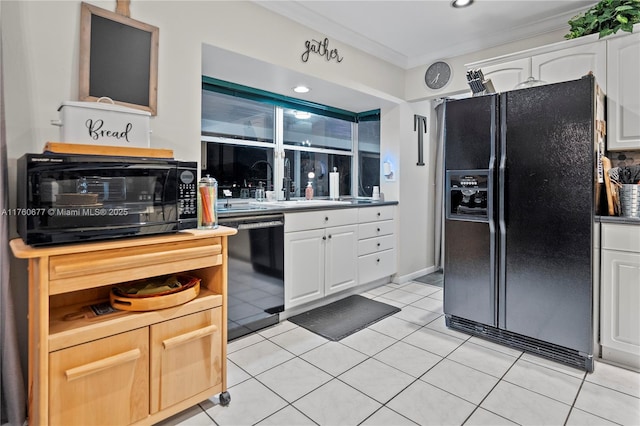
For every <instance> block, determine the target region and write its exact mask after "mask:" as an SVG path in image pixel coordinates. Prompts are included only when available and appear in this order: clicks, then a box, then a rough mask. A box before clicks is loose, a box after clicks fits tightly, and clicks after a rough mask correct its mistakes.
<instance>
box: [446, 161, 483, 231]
mask: <svg viewBox="0 0 640 426" xmlns="http://www.w3.org/2000/svg"><path fill="white" fill-rule="evenodd" d="M446 179H447V180H446V215H445V217H446V218H447V219H452V220H471V221H476V222H488V221H489V219H490V217H491V214H492V213H493V209H492V206H491V201H492V194H491V192H492V191H491V185H492V179H491V174H490V171H489V170H447V173H446Z"/></svg>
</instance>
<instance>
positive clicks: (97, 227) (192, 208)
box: [16, 153, 198, 246]
mask: <svg viewBox="0 0 640 426" xmlns="http://www.w3.org/2000/svg"><path fill="white" fill-rule="evenodd" d="M197 172H198V170H197V163H196V162H185V161H178V160H173V159H156V158H137V157H111V156H103V155H73V154H48V153H45V154H25V155H24V156H22V157H21V158H20V159H18V177H17V186H18V193H17V211H16V215H17V223H18V233H19V234H20V236H21V237H22V239H23V240H24V242H25V243H26V244H29V245H32V246H37V245H51V244H62V243H73V242H81V241H93V240H105V239H111V238H121V237H130V236H139V235H150V234H162V233H172V232H177V231H179V230H182V229H189V228H195V227H197V198H196V197H197V196H196V188H197Z"/></svg>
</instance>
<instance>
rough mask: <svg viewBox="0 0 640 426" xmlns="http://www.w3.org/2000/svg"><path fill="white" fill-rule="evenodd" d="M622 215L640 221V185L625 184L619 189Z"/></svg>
mask: <svg viewBox="0 0 640 426" xmlns="http://www.w3.org/2000/svg"><path fill="white" fill-rule="evenodd" d="M618 196H619V197H620V213H621V216H624V217H636V218H639V219H640V184H623V185H621V186H620V188H619V189H618Z"/></svg>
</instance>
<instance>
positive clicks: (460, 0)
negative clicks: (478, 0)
mask: <svg viewBox="0 0 640 426" xmlns="http://www.w3.org/2000/svg"><path fill="white" fill-rule="evenodd" d="M472 3H473V0H453V1H452V2H451V6H452V7H455V8H461V7H467V6H471V4H472Z"/></svg>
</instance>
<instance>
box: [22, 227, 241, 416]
mask: <svg viewBox="0 0 640 426" xmlns="http://www.w3.org/2000/svg"><path fill="white" fill-rule="evenodd" d="M235 233H236V231H235V230H234V229H231V228H226V227H220V228H218V229H215V230H189V231H186V232H180V233H177V234H171V235H161V236H149V237H136V238H126V239H118V240H111V241H104V242H92V243H81V244H69V245H62V246H51V247H39V248H34V247H30V246H26V245H25V244H24V243H23V242H22V240H20V239H15V240H12V241H11V243H10V245H11V249H12V250H13V253H14V255H15V256H16V257H18V258H23V259H29V423H30V424H32V425H41V424H42V425H46V424H48V425H64V426H68V425H83V426H86V425H99V424H104V425H106V424H108V425H116V424H117V425H126V424H153V423H156V422H158V421H160V420H162V419H164V418H166V417H169V416H171V415H173V414H176V413H178V412H180V411H182V410H185V409H187V408H189V407H191V406H193V405H195V404H197V403H199V402H201V401H203V400H205V399H207V398H209V397H211V396H213V395H215V394H218V393H220V394H221V403H222V404H223V405H226V404H227V403H228V402H229V394H228V393H227V392H226V391H227V383H226V349H227V238H228V236H230V235H233V234H235ZM177 273H185V274H189V275H193V276H196V277H198V278H200V279H201V280H202V281H201V283H200V284H201V290H200V293H199V295H198V297H197V298H195V299H193V300H191V301H189V302H187V303H185V304H182V305H178V306H175V307H171V308H166V309H161V310H155V311H148V312H128V311H117V312H114V313H109V314H105V315H100V316H95V315H92V314H91V313H90V310H89V309H87V306H89V305H92V304H94V303H96V302H99V301H106V300H108V298H109V291H110V289H111V287H112V285H113V284H117V283H123V282H127V281H131V280H136V279H143V278H149V277H154V276H161V275H168V274H177Z"/></svg>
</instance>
